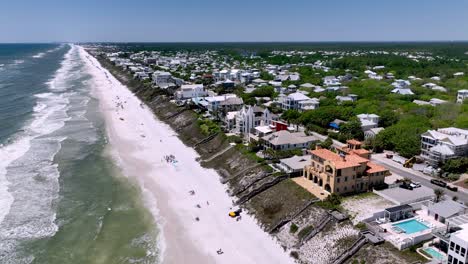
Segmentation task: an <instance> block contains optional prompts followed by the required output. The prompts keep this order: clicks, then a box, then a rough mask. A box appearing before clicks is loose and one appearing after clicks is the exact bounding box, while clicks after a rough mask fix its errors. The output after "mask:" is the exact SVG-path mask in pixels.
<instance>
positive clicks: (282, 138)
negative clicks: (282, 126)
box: [262, 130, 318, 146]
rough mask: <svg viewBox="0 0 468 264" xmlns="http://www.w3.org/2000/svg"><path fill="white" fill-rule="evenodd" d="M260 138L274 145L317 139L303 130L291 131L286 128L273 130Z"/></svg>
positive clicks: (301, 142)
mask: <svg viewBox="0 0 468 264" xmlns="http://www.w3.org/2000/svg"><path fill="white" fill-rule="evenodd" d="M262 139H263V140H266V141H268V142H270V144H273V145H275V146H280V145H286V144H304V143H308V142H313V141H317V140H318V139H317V138H316V137H314V136H307V135H305V134H304V133H303V132H295V133H291V132H289V131H286V130H281V131H277V132H274V133H272V134H270V135H266V136H264V137H263V138H262Z"/></svg>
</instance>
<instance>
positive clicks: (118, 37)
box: [0, 0, 468, 43]
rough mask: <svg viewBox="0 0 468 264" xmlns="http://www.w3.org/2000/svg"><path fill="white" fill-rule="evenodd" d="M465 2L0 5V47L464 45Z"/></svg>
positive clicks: (43, 1) (218, 0)
mask: <svg viewBox="0 0 468 264" xmlns="http://www.w3.org/2000/svg"><path fill="white" fill-rule="evenodd" d="M467 14H468V0H450V1H443V0H439V1H437V0H392V1H389V0H387V1H385V0H321V1H318V0H234V1H225V0H167V1H160V0H73V1H71V0H14V1H12V0H0V43H2V42H51V41H60V42H103V41H105V42H225V41H229V42H231V41H232V42H236V41H239V42H243V41H284V42H288V41H433V40H437V41H460V40H468V15H467Z"/></svg>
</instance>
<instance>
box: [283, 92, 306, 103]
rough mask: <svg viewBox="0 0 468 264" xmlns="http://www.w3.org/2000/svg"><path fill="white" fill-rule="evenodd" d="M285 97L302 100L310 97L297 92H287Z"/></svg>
mask: <svg viewBox="0 0 468 264" xmlns="http://www.w3.org/2000/svg"><path fill="white" fill-rule="evenodd" d="M287 97H288V98H291V99H293V100H294V101H304V100H309V99H310V97H308V96H307V95H304V94H302V93H299V92H296V93H292V94H289V95H288V96H287Z"/></svg>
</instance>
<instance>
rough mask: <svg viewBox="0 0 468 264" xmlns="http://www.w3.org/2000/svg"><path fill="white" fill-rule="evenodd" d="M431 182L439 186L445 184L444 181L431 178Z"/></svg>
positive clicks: (444, 185)
mask: <svg viewBox="0 0 468 264" xmlns="http://www.w3.org/2000/svg"><path fill="white" fill-rule="evenodd" d="M431 183H432V184H434V185H437V186H440V187H444V188H445V187H446V186H447V183H445V182H444V181H441V180H436V179H432V180H431Z"/></svg>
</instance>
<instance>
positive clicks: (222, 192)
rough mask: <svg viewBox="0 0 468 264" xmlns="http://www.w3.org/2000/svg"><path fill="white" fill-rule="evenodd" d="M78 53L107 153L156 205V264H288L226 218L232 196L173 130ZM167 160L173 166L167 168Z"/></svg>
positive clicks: (247, 220) (251, 229) (253, 228)
mask: <svg viewBox="0 0 468 264" xmlns="http://www.w3.org/2000/svg"><path fill="white" fill-rule="evenodd" d="M80 53H81V56H82V58H83V60H84V61H86V63H87V65H88V66H89V69H90V72H91V73H92V74H93V76H94V80H95V95H96V96H97V97H98V99H99V101H100V108H101V109H102V112H103V114H104V117H105V121H106V129H107V133H108V138H109V141H110V148H111V153H112V155H113V157H114V158H115V159H116V160H117V162H118V164H119V166H120V167H121V169H122V170H123V173H124V174H125V175H126V176H127V177H134V178H135V179H136V180H137V182H139V183H140V184H141V187H142V189H143V190H144V194H145V196H146V197H147V199H145V200H146V201H145V202H146V203H147V204H148V206H149V208H150V209H152V207H153V206H155V205H156V207H155V208H153V210H152V211H153V213H154V215H155V218H156V220H157V222H158V223H160V227H161V228H162V235H163V237H162V238H161V239H160V240H161V241H162V244H163V248H162V251H163V254H162V255H163V263H236V264H238V263H242V264H247V263H256V264H259V263H282V264H284V263H294V261H293V259H292V258H290V257H289V253H288V252H284V251H283V249H282V248H281V246H280V245H279V244H278V243H277V242H276V240H275V239H274V238H272V237H271V236H269V235H268V234H267V233H265V232H264V231H263V230H262V229H261V228H260V227H259V226H258V225H257V223H256V220H255V219H254V218H253V217H251V216H249V215H247V214H246V213H242V219H241V220H240V221H236V219H233V218H230V217H229V216H228V212H229V211H230V208H231V207H232V200H231V199H232V198H231V197H229V196H228V194H227V193H226V187H225V186H224V185H222V184H221V183H220V181H219V175H218V174H217V172H216V171H214V170H211V169H205V168H202V167H201V166H200V164H199V163H198V162H197V161H196V160H195V159H196V158H197V156H198V155H197V153H196V152H195V151H194V150H193V149H191V148H189V147H187V146H185V145H184V144H183V143H182V142H181V141H180V139H179V138H178V137H177V136H176V133H175V132H174V130H172V129H171V128H170V127H169V126H168V125H166V124H164V123H163V122H161V121H159V120H157V119H156V117H155V116H154V115H153V114H152V112H151V111H150V110H149V109H148V108H147V107H146V106H144V105H142V104H141V101H140V100H139V99H138V98H137V97H136V96H134V95H133V94H132V93H131V92H130V91H129V90H128V89H127V88H126V87H125V86H123V85H122V84H121V83H120V82H119V81H118V80H116V79H115V78H114V77H113V76H112V75H111V74H110V73H109V72H108V71H107V70H105V69H104V68H102V67H101V66H100V65H99V63H98V61H97V60H96V59H95V58H93V57H92V56H90V55H89V54H87V53H86V51H84V49H81V51H80ZM166 155H174V157H175V160H177V162H176V163H175V164H172V163H170V162H167V161H166V160H165V159H164V156H166ZM191 190H193V191H194V192H195V193H194V194H193V195H191V194H190V191H191ZM197 205H199V206H197ZM197 217H198V218H199V221H197V220H196V218H197ZM219 249H221V250H222V252H223V254H218V253H217V250H219Z"/></svg>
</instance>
